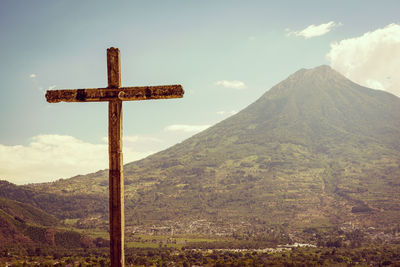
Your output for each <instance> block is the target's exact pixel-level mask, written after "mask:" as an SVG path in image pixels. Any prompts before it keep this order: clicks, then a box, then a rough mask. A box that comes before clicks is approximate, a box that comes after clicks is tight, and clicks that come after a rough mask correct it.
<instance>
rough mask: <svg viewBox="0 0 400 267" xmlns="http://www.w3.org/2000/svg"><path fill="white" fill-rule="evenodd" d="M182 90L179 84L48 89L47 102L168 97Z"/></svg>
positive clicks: (178, 93)
mask: <svg viewBox="0 0 400 267" xmlns="http://www.w3.org/2000/svg"><path fill="white" fill-rule="evenodd" d="M183 94H184V90H183V88H182V86H181V85H179V84H177V85H159V86H140V87H120V88H112V89H109V88H98V89H97V88H89V89H65V90H48V91H47V92H46V99H47V102H50V103H58V102H62V101H64V102H100V101H112V100H115V99H119V100H122V101H135V100H147V99H168V98H181V97H183Z"/></svg>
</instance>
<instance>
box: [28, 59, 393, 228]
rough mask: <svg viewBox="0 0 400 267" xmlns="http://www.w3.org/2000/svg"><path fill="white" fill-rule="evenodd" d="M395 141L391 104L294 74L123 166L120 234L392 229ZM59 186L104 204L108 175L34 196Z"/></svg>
mask: <svg viewBox="0 0 400 267" xmlns="http://www.w3.org/2000/svg"><path fill="white" fill-rule="evenodd" d="M399 137H400V99H399V98H397V97H396V96H393V95H391V94H388V93H385V92H383V91H377V90H372V89H368V88H365V87H362V86H360V85H357V84H355V83H353V82H351V81H350V80H348V79H346V78H345V77H343V76H342V75H340V74H339V73H337V72H336V71H334V70H332V69H331V68H330V67H328V66H320V67H317V68H314V69H310V70H306V69H302V70H299V71H298V72H296V73H294V74H293V75H291V76H289V77H288V78H287V79H286V80H284V81H282V82H281V83H279V84H277V85H276V86H274V87H273V88H271V89H270V90H269V91H267V92H266V93H265V94H264V95H263V96H261V97H260V98H259V99H258V100H257V101H256V102H254V103H253V104H251V105H250V106H248V107H247V108H245V109H244V110H242V111H241V112H239V113H238V114H236V115H234V116H232V117H230V118H228V119H226V120H224V121H222V122H220V123H218V124H217V125H215V126H213V127H211V128H209V129H207V130H205V131H204V132H201V133H199V134H197V135H195V136H193V137H192V138H189V139H188V140H186V141H184V142H182V143H180V144H177V145H175V146H173V147H171V148H169V149H167V150H165V151H162V152H159V153H157V154H155V155H152V156H150V157H148V158H146V159H143V160H140V161H137V162H133V163H129V164H127V165H125V167H124V174H125V180H126V186H125V198H126V213H127V214H126V218H127V225H138V224H144V225H151V224H152V223H160V222H166V221H169V222H170V223H172V224H173V223H175V226H174V227H175V229H177V228H179V223H180V224H182V222H187V224H186V225H190V223H191V222H193V221H196V220H198V219H204V220H206V221H210V222H213V223H214V222H218V223H220V224H222V225H236V226H237V227H240V226H241V225H245V224H246V223H250V224H252V225H285V227H305V226H312V225H316V226H329V225H338V224H341V223H343V222H346V221H349V220H350V221H352V222H354V223H358V224H362V225H365V226H368V225H370V226H377V225H381V226H382V225H390V224H393V223H396V222H398V221H399V220H400V212H399V211H400V197H399V196H400V178H399V177H400V141H399V140H400V139H399ZM83 185H84V186H83ZM65 187H68V188H70V190H71V191H73V192H75V194H77V193H79V194H84V193H85V191H91V189H93V190H92V192H97V194H99V195H103V196H106V192H107V173H106V171H100V172H97V173H96V174H91V175H89V176H81V177H75V178H73V179H72V180H63V181H59V182H56V183H51V184H41V185H35V186H34V187H32V188H35V190H39V191H40V190H42V191H47V192H55V193H57V192H59V191H60V188H65ZM104 218H106V217H104ZM178 222H179V223H178ZM185 227H186V226H184V225H183V226H182V225H181V228H182V230H184V229H185Z"/></svg>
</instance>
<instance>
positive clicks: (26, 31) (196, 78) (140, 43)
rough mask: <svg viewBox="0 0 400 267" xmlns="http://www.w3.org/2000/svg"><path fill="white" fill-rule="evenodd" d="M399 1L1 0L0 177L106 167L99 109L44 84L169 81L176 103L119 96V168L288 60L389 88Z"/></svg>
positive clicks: (278, 75)
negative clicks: (115, 55) (112, 73)
mask: <svg viewBox="0 0 400 267" xmlns="http://www.w3.org/2000/svg"><path fill="white" fill-rule="evenodd" d="M399 14H400V3H399V1H398V0H393V1H390V0H387V1H368V0H353V1H340V0H339V1H252V0H249V1H237V0H219V1H211V0H204V1H195V0H185V1H183V0H181V1H177V0H171V1H135V0H131V1H113V2H110V1H100V0H85V1H79V0H70V1H66V0H64V1H62V0H58V1H54V0H36V1H28V0H25V1H23V0H1V1H0V35H1V42H0V180H7V181H10V182H12V183H16V184H27V183H37V182H50V181H55V180H57V179H60V178H69V177H72V176H75V175H79V174H87V173H90V172H95V171H97V170H100V169H105V168H107V166H108V144H107V140H108V139H107V138H108V137H107V134H108V128H107V127H108V126H107V123H108V111H107V109H108V105H107V103H106V102H104V103H56V104H55V103H47V102H46V100H45V92H46V90H52V89H78V88H104V87H106V86H107V69H106V49H107V48H109V47H118V48H119V49H120V51H121V75H122V86H144V85H167V84H181V85H182V86H183V88H184V90H185V95H184V98H182V99H169V100H151V101H132V102H124V103H123V129H124V130H123V131H124V132H123V134H124V139H123V141H124V163H128V162H132V161H135V160H138V159H140V158H143V157H146V156H148V155H151V154H152V153H155V152H157V151H160V150H163V149H166V148H168V147H170V146H171V145H173V144H176V143H178V142H181V141H183V140H184V139H186V138H188V137H190V136H192V135H194V134H196V133H198V132H200V131H202V130H204V129H206V128H208V127H210V126H212V125H214V124H215V123H218V122H219V121H221V120H224V119H226V118H228V117H229V116H231V115H233V114H235V113H237V112H238V111H240V110H241V109H243V108H245V107H246V106H248V105H249V104H251V103H252V102H253V101H255V100H256V99H257V98H259V97H260V96H261V95H262V94H264V93H265V92H266V91H267V90H269V89H270V88H271V87H272V86H274V85H275V84H277V83H279V82H280V81H282V80H284V79H286V78H287V77H288V76H289V75H290V74H292V73H293V72H295V71H297V70H298V69H301V68H313V67H317V66H319V65H323V64H326V65H330V66H331V67H332V68H334V69H335V70H337V71H339V72H340V73H342V74H343V75H345V76H346V77H348V78H349V79H351V80H353V81H354V82H357V83H359V84H361V85H364V86H367V87H370V88H374V89H379V90H385V91H387V92H390V93H392V94H395V95H397V96H400V75H398V71H399V70H400V16H399Z"/></svg>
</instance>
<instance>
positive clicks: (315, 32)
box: [285, 21, 342, 39]
mask: <svg viewBox="0 0 400 267" xmlns="http://www.w3.org/2000/svg"><path fill="white" fill-rule="evenodd" d="M341 25H342V23H340V22H339V23H336V22H334V21H329V22H328V23H323V24H320V25H314V24H312V25H310V26H308V27H307V28H305V29H303V30H301V31H291V30H290V29H289V28H286V29H285V31H286V32H287V34H286V35H287V36H291V35H295V36H303V37H304V38H305V39H309V38H312V37H317V36H321V35H324V34H327V33H328V32H330V31H331V30H332V29H333V28H335V27H338V26H341Z"/></svg>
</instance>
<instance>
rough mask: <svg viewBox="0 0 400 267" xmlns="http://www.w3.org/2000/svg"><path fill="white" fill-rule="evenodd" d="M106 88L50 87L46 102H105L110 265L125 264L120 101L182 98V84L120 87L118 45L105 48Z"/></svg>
mask: <svg viewBox="0 0 400 267" xmlns="http://www.w3.org/2000/svg"><path fill="white" fill-rule="evenodd" d="M107 74H108V87H107V88H93V89H72V90H49V91H47V92H46V99H47V102H50V103H57V102H61V101H64V102H98V101H108V152H109V166H110V172H109V209H110V257H111V266H113V267H114V266H124V265H125V259H124V258H125V256H124V229H125V221H124V178H123V163H122V101H128V100H146V99H166V98H181V97H183V94H184V91H183V88H182V86H181V85H161V86H143V87H121V65H120V53H119V49H118V48H114V47H111V48H109V49H107Z"/></svg>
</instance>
